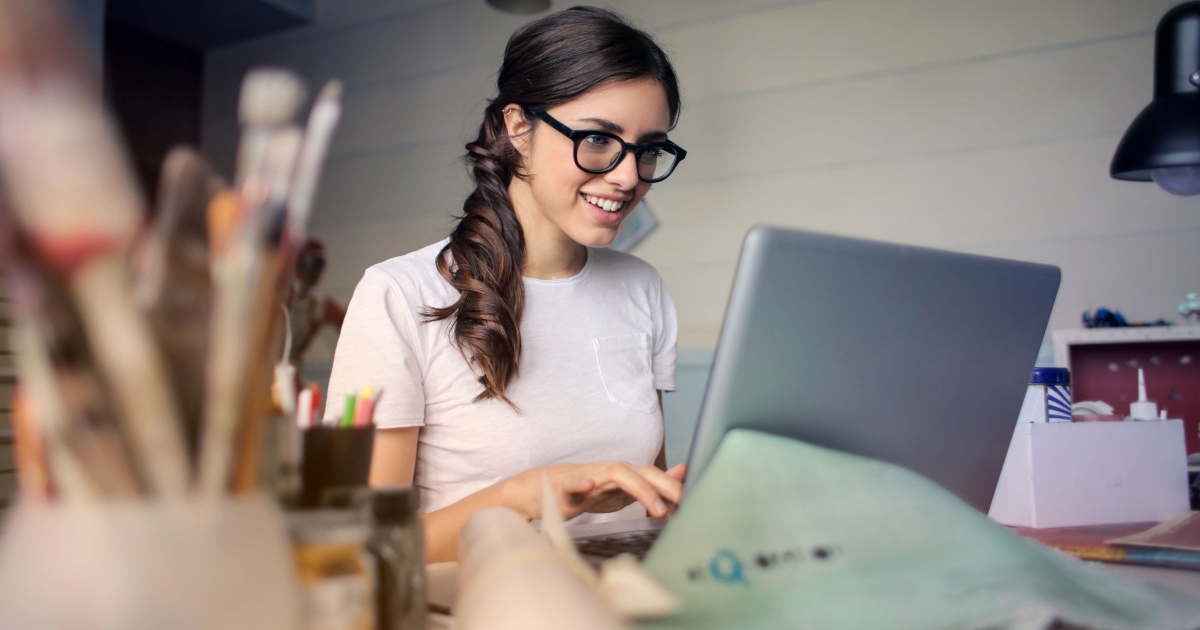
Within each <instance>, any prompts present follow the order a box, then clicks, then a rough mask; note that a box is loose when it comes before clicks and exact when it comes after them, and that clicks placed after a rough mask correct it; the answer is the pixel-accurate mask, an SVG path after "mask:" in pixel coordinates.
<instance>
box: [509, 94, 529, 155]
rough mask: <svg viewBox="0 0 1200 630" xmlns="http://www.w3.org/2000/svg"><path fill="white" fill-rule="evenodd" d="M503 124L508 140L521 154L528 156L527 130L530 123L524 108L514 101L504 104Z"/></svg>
mask: <svg viewBox="0 0 1200 630" xmlns="http://www.w3.org/2000/svg"><path fill="white" fill-rule="evenodd" d="M503 113H504V126H505V128H506V129H507V130H508V141H509V142H511V143H512V145H513V148H514V149H516V150H517V153H520V154H521V155H522V156H526V157H528V147H529V130H530V128H531V127H532V125H531V124H530V122H529V119H528V118H527V117H526V116H525V108H524V107H521V106H520V105H517V104H516V103H509V104H508V105H505V106H504V110H503Z"/></svg>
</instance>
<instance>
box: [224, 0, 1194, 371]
mask: <svg viewBox="0 0 1200 630" xmlns="http://www.w3.org/2000/svg"><path fill="white" fill-rule="evenodd" d="M599 4H601V5H603V6H609V7H612V8H615V9H617V10H619V11H621V12H623V13H624V14H625V15H627V16H628V17H629V18H630V19H632V20H633V21H634V22H635V23H637V24H639V25H641V26H643V27H645V28H647V29H648V30H650V31H651V32H653V33H655V34H656V35H657V36H658V38H659V40H660V42H661V43H662V44H663V45H664V46H665V47H666V48H667V49H668V52H669V53H670V54H671V56H672V58H673V60H674V61H675V63H676V66H677V69H678V71H679V73H680V77H681V80H682V84H683V90H684V99H685V100H684V111H683V117H682V119H681V122H680V124H679V127H678V128H677V129H676V130H675V132H674V133H673V134H672V137H673V138H675V139H676V140H677V141H678V142H679V143H680V144H681V145H683V146H685V147H686V148H687V149H688V152H689V153H688V156H689V157H688V160H687V161H686V162H684V164H683V165H682V166H681V168H680V170H679V171H678V172H677V173H676V174H675V175H674V176H673V177H672V178H671V179H670V180H668V181H667V182H665V183H663V184H660V185H658V186H657V187H656V188H655V190H653V191H652V192H651V194H650V197H649V198H648V199H649V201H650V204H651V206H652V207H653V208H654V210H655V211H656V213H657V214H658V215H659V217H660V219H661V222H662V226H661V227H660V228H659V230H658V231H657V232H655V233H654V234H653V235H652V236H651V237H650V238H649V239H648V240H647V241H646V242H645V243H643V244H642V246H641V247H640V248H639V249H638V251H637V252H636V253H637V254H638V255H639V256H641V257H643V258H645V259H646V260H647V261H649V262H651V263H652V264H654V265H655V266H657V267H658V269H659V270H660V272H661V273H662V274H663V276H664V278H665V279H666V281H667V284H668V286H669V287H670V289H671V291H672V294H673V295H674V297H675V301H676V303H677V306H678V310H679V318H680V327H681V333H682V334H681V340H680V342H681V346H683V347H707V346H711V345H712V344H713V343H714V342H715V340H716V336H717V329H718V326H719V325H720V320H721V317H722V314H723V308H724V303H725V299H726V297H727V294H728V287H729V282H730V279H731V277H732V273H733V266H734V263H735V260H736V257H737V252H738V248H739V246H740V241H741V236H742V235H743V234H744V233H745V231H746V229H748V228H749V227H750V226H751V225H752V224H754V223H758V222H770V223H776V224H781V225H788V226H794V227H800V228H807V229H814V230H821V231H827V232H833V233H838V234H846V235H852V236H862V237H868V238H879V239H887V240H895V241H901V242H906V243H911V244H917V245H928V246H935V247H942V248H948V249H955V250H961V251H968V252H975V253H981V254H988V255H996V256H1005V257H1013V258H1020V259H1025V260H1032V261H1038V262H1045V263H1051V264H1055V265H1059V266H1061V267H1062V268H1063V286H1062V290H1061V291H1060V294H1059V300H1058V305H1057V307H1056V309H1055V312H1054V315H1053V317H1052V321H1051V327H1052V328H1066V327H1074V326H1077V325H1078V322H1079V315H1080V313H1081V312H1082V311H1083V310H1085V309H1089V308H1095V307H1098V306H1109V307H1114V308H1118V309H1120V310H1122V311H1123V312H1124V313H1125V314H1126V316H1128V317H1129V318H1131V319H1154V318H1158V317H1167V318H1168V319H1171V318H1173V315H1174V310H1175V305H1176V304H1178V303H1179V302H1180V301H1181V299H1182V298H1183V294H1184V293H1185V292H1187V291H1195V290H1198V289H1200V247H1197V245H1198V241H1200V198H1190V199H1189V198H1177V197H1171V196H1169V195H1167V194H1166V193H1164V192H1162V191H1160V190H1158V189H1157V188H1155V187H1153V186H1152V185H1136V184H1128V183H1123V182H1116V181H1112V180H1110V179H1109V178H1108V162H1109V160H1110V158H1111V156H1112V151H1113V149H1114V148H1115V146H1116V143H1117V141H1118V139H1119V138H1120V136H1121V133H1122V132H1123V131H1124V129H1125V127H1126V126H1127V125H1128V124H1129V122H1130V121H1131V120H1132V119H1133V117H1134V116H1135V115H1136V114H1137V113H1138V111H1140V109H1141V108H1142V107H1143V106H1144V105H1145V104H1146V103H1148V102H1149V99H1150V96H1151V80H1152V79H1151V72H1152V65H1153V60H1152V48H1153V29H1154V26H1155V24H1156V23H1157V21H1158V19H1159V17H1161V15H1162V14H1163V13H1164V12H1165V11H1166V10H1167V9H1169V8H1170V7H1171V6H1173V5H1174V4H1176V2H1175V1H1174V0H1007V1H1005V2H995V1H994V0H988V1H984V0H816V1H804V0H791V1H773V2H772V1H767V0H756V1H746V0H739V1H734V0H725V1H718V0H606V1H603V2H599ZM567 6H570V5H569V4H567V3H563V2H558V1H556V2H555V9H561V8H565V7H567ZM319 7H320V8H319V19H318V22H317V24H316V25H315V26H313V27H310V28H305V29H300V30H296V31H292V32H288V33H285V34H282V35H278V36H274V37H269V38H264V39H261V40H257V41H254V42H250V43H247V44H242V45H238V46H235V47H230V48H226V49H221V50H217V51H214V52H212V53H210V54H209V55H208V58H207V67H206V81H205V107H204V126H203V138H204V147H205V150H206V152H207V153H208V155H209V156H210V158H212V159H213V160H214V162H216V163H217V164H220V165H223V166H224V167H225V168H226V169H228V165H229V164H230V163H231V162H232V157H233V151H234V144H235V142H236V120H235V118H234V111H235V104H236V93H237V88H238V84H239V82H240V79H241V76H242V74H243V73H244V72H245V71H246V69H248V68H250V67H252V66H255V65H260V64H276V65H282V66H285V67H289V68H292V69H294V70H296V71H298V72H300V73H301V74H303V75H304V76H306V77H308V78H309V79H310V81H312V82H313V83H314V84H316V83H319V82H321V81H324V80H326V79H328V78H331V77H338V78H340V79H341V80H342V81H343V82H344V83H345V85H346V88H347V90H346V100H345V105H346V113H345V122H344V124H343V126H342V128H341V129H340V131H339V134H338V136H337V139H336V141H335V145H334V149H333V155H332V159H331V161H330V164H329V166H328V169H327V173H326V176H325V179H324V182H323V185H322V189H321V194H320V198H319V202H318V205H317V208H316V213H315V216H314V224H313V228H312V230H313V233H314V234H315V235H317V236H319V237H321V238H323V239H324V240H325V241H326V243H327V245H328V247H329V252H330V266H329V270H328V272H327V277H326V279H325V280H324V283H323V286H324V289H325V290H326V292H328V293H331V294H332V295H334V296H335V297H338V298H340V299H343V300H346V299H348V298H349V296H350V293H351V292H352V290H353V288H354V285H355V283H356V282H357V281H358V278H359V277H360V276H361V273H362V270H363V269H364V268H365V267H367V266H368V265H370V264H372V263H374V262H376V261H379V260H382V259H385V258H388V257H390V256H394V255H397V254H401V253H404V252H407V251H410V250H413V249H416V248H418V247H421V246H423V245H426V244H428V243H430V242H433V241H434V240H437V239H439V238H441V237H443V236H444V235H445V234H446V233H447V231H448V229H449V227H450V225H451V219H450V217H451V216H452V215H453V214H455V213H456V212H458V209H459V208H460V206H461V203H462V199H463V197H464V195H465V194H466V191H467V186H468V182H467V177H466V175H465V172H464V170H463V168H462V166H461V165H460V163H459V161H458V156H459V155H460V154H461V152H462V145H463V143H464V142H465V141H466V140H468V139H469V138H470V137H472V136H473V133H474V130H475V129H476V128H477V125H478V123H479V113H480V111H481V109H482V107H483V104H484V103H485V101H486V99H487V98H488V97H489V96H490V95H491V90H492V87H491V83H492V81H494V77H495V72H496V70H497V69H498V67H499V62H500V58H501V54H502V51H503V47H504V43H505V41H507V38H508V36H509V34H510V33H511V32H512V30H513V29H514V28H516V27H517V26H518V25H520V24H521V23H523V22H524V21H526V20H528V19H529V18H527V17H521V16H511V15H505V14H501V13H498V12H496V11H495V10H493V9H491V8H489V7H487V6H486V5H485V4H484V1H483V0H322V1H321V2H320V3H319ZM996 306H997V308H1005V305H1002V304H997V305H996ZM331 348H332V340H331V339H326V340H325V343H324V344H323V346H322V347H321V348H318V349H317V353H318V355H320V354H321V353H324V354H325V355H326V356H327V355H328V354H329V353H330V352H331Z"/></svg>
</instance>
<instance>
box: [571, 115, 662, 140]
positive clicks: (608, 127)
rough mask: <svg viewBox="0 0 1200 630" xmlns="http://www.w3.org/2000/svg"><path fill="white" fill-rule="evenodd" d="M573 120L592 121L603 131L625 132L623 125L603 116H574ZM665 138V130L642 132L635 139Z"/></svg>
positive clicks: (618, 133)
mask: <svg viewBox="0 0 1200 630" xmlns="http://www.w3.org/2000/svg"><path fill="white" fill-rule="evenodd" d="M575 120H576V121H578V122H585V123H592V124H594V125H596V126H597V127H599V128H600V129H603V130H604V131H608V132H611V133H615V134H617V135H620V134H623V133H625V128H624V127H622V126H621V125H618V124H617V123H615V122H613V121H611V120H606V119H604V118H576V119H575ZM666 139H667V132H665V131H650V132H647V133H644V134H642V137H640V138H638V140H637V141H638V142H646V141H647V140H666Z"/></svg>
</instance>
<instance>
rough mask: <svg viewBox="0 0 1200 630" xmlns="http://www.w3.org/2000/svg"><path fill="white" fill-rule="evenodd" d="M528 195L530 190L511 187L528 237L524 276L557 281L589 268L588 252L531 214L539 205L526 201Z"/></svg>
mask: <svg viewBox="0 0 1200 630" xmlns="http://www.w3.org/2000/svg"><path fill="white" fill-rule="evenodd" d="M527 195H528V188H527V187H524V186H509V198H510V199H512V204H513V211H514V212H516V214H517V221H519V222H520V224H521V231H522V233H523V234H524V236H525V266H524V268H523V269H522V272H521V275H523V276H525V277H526V278H536V279H538V280H558V279H562V278H571V277H573V276H575V275H576V274H578V273H579V272H580V271H583V266H584V265H585V264H587V256H588V254H587V248H586V247H584V246H583V245H580V244H579V243H577V242H575V241H574V240H572V239H571V237H569V236H567V235H566V234H565V233H563V231H562V230H561V229H559V227H558V226H557V225H555V224H554V223H553V222H552V221H550V220H549V219H547V218H546V217H545V216H544V215H542V214H541V213H540V212H538V211H537V210H530V208H533V207H534V206H533V204H534V203H536V202H535V201H534V200H533V199H532V198H526V197H527ZM522 208H524V209H525V210H524V211H523V210H522Z"/></svg>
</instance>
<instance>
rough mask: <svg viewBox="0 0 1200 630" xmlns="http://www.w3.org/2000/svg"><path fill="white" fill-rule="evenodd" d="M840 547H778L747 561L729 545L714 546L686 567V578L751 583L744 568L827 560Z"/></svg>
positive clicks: (838, 552) (762, 569)
mask: <svg viewBox="0 0 1200 630" xmlns="http://www.w3.org/2000/svg"><path fill="white" fill-rule="evenodd" d="M842 553H843V552H842V548H841V547H836V546H831V545H816V546H813V547H798V548H792V549H784V550H778V551H763V552H759V553H756V554H754V555H753V557H752V558H751V559H750V561H746V560H743V558H742V556H740V555H738V553H737V552H735V551H733V550H732V549H728V548H721V549H717V550H716V552H715V553H713V555H712V558H710V559H709V560H708V562H707V563H706V564H702V565H697V566H692V567H688V569H687V578H688V581H689V582H702V581H705V580H709V579H711V580H713V581H714V582H717V583H718V584H725V585H740V586H750V580H749V579H747V577H746V573H747V571H749V572H751V573H764V574H765V573H767V572H770V571H773V570H776V569H779V568H781V567H784V566H787V565H800V564H805V563H809V562H816V563H824V562H830V561H832V560H833V559H834V558H835V557H837V556H840V555H842Z"/></svg>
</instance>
